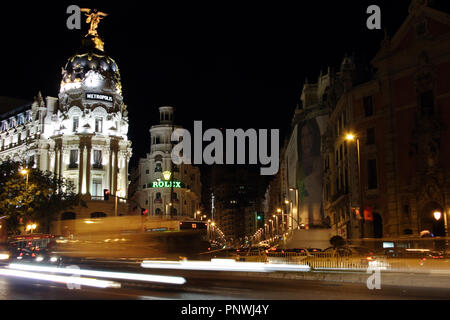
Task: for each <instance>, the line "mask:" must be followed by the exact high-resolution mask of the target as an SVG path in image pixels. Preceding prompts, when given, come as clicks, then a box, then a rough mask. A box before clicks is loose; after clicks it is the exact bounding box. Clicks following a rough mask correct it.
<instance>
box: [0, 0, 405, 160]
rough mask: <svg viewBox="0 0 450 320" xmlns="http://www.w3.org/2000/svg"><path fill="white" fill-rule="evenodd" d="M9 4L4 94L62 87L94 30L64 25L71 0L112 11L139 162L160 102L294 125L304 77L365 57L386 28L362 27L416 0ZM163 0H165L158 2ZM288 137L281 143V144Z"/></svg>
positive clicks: (229, 119) (211, 114) (188, 117)
mask: <svg viewBox="0 0 450 320" xmlns="http://www.w3.org/2000/svg"><path fill="white" fill-rule="evenodd" d="M16 3H17V4H8V5H6V4H3V3H2V7H1V9H0V10H1V13H2V15H1V19H0V28H1V29H0V30H1V34H2V39H1V41H2V44H1V56H2V66H1V74H2V77H0V79H1V80H0V81H1V86H0V96H10V97H16V98H22V99H32V98H33V97H34V96H35V95H36V94H37V92H38V91H39V90H40V91H42V93H43V95H44V96H47V95H50V96H57V94H58V90H59V83H60V81H61V67H62V66H64V64H65V63H66V61H67V59H68V58H69V57H70V56H71V55H73V54H74V53H75V51H76V49H77V48H78V47H79V46H80V39H81V38H82V37H83V36H84V35H85V34H86V33H87V30H88V28H87V24H85V23H84V21H85V18H84V17H83V18H82V30H81V31H79V30H68V29H67V27H66V19H67V18H68V16H69V15H68V14H66V8H67V6H68V5H70V4H77V5H79V6H80V7H88V8H97V9H99V10H101V11H104V12H106V13H108V14H109V16H108V17H106V18H105V19H103V20H102V22H101V23H100V27H99V34H100V36H101V37H102V39H103V40H104V42H105V52H106V53H107V54H109V55H110V56H111V57H112V58H114V59H115V60H116V62H117V63H118V66H119V69H120V73H121V77H122V85H123V94H124V100H125V103H126V104H127V105H128V110H129V120H130V130H129V137H130V139H131V141H132V142H133V158H132V165H134V164H136V163H137V160H138V158H139V157H144V156H145V154H146V153H147V152H148V151H149V145H150V141H149V132H148V130H149V128H150V126H151V125H153V124H157V123H158V122H159V114H158V107H159V106H163V105H171V106H174V107H176V108H177V111H176V122H178V123H179V124H182V125H184V126H185V127H187V128H189V127H190V126H192V125H193V121H194V120H203V127H204V130H206V129H207V128H212V127H214V128H244V129H246V128H268V129H270V128H279V129H281V131H282V134H287V133H288V130H289V124H290V121H291V119H292V115H293V111H294V109H295V107H296V104H297V103H298V100H299V96H300V93H301V88H302V86H303V83H304V79H305V77H307V78H308V79H309V81H310V82H313V81H316V80H317V77H318V74H319V72H320V70H321V69H322V70H324V71H325V70H326V69H327V68H328V66H333V67H336V68H338V67H339V65H340V62H341V61H342V58H343V56H344V54H345V53H349V54H352V53H356V54H357V55H358V56H359V57H360V58H361V59H364V60H365V61H367V62H369V61H370V59H371V58H373V57H374V55H375V53H376V52H377V50H378V49H379V47H380V42H381V40H382V39H383V37H384V31H371V30H368V29H367V28H366V19H367V17H368V15H367V14H366V8H367V7H368V5H370V4H378V5H380V6H381V9H382V20H383V21H382V24H383V28H387V30H388V32H389V33H390V34H392V33H393V32H394V31H396V30H397V28H398V27H399V26H400V24H401V23H402V22H403V21H404V19H405V17H406V16H407V14H408V6H409V3H410V1H409V0H395V1H392V0H391V1H376V0H371V1H362V0H354V1H350V0H346V1H344V0H342V1H319V0H315V1H296V3H297V4H296V5H294V4H293V3H292V4H291V3H289V4H288V3H287V2H286V3H281V2H279V1H277V2H275V1H272V2H269V3H266V2H261V1H251V2H248V1H246V3H247V4H246V5H245V6H244V5H243V4H242V3H243V1H207V2H197V1H190V2H188V3H187V2H184V4H180V3H177V2H172V1H160V2H154V1H151V2H149V3H150V4H149V5H147V6H143V2H142V1H139V2H133V1H120V2H112V1H108V2H103V3H102V2H98V1H78V2H77V1H71V2H62V1H61V2H55V1H52V2H42V1H41V2H39V3H33V4H31V3H30V4H27V2H19V1H17V2H16ZM162 3H163V4H162ZM281 140H282V139H281ZM280 143H281V142H280Z"/></svg>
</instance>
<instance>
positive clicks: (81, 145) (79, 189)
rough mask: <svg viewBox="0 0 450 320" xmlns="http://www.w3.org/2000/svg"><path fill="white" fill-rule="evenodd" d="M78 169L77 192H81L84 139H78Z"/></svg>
mask: <svg viewBox="0 0 450 320" xmlns="http://www.w3.org/2000/svg"><path fill="white" fill-rule="evenodd" d="M79 163H80V165H79V170H78V193H79V194H82V192H83V167H84V141H83V140H82V139H80V161H79Z"/></svg>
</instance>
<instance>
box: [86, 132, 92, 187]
mask: <svg viewBox="0 0 450 320" xmlns="http://www.w3.org/2000/svg"><path fill="white" fill-rule="evenodd" d="M86 149H87V152H86V153H87V157H86V194H89V195H90V194H91V150H92V137H86Z"/></svg>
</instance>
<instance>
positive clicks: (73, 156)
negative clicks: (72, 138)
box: [69, 150, 78, 169]
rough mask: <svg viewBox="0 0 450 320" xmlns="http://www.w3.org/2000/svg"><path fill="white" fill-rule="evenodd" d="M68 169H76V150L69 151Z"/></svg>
mask: <svg viewBox="0 0 450 320" xmlns="http://www.w3.org/2000/svg"><path fill="white" fill-rule="evenodd" d="M69 168H70V169H74V168H78V150H70V162H69Z"/></svg>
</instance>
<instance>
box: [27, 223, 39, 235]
mask: <svg viewBox="0 0 450 320" xmlns="http://www.w3.org/2000/svg"><path fill="white" fill-rule="evenodd" d="M36 228H37V226H36V224H35V223H33V224H29V225H27V228H26V229H27V231H30V233H33V231H34V230H36Z"/></svg>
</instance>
